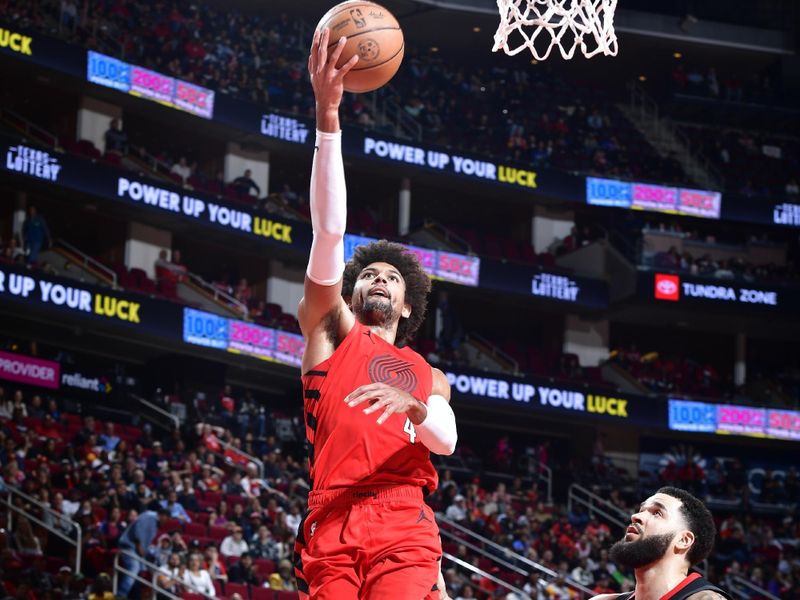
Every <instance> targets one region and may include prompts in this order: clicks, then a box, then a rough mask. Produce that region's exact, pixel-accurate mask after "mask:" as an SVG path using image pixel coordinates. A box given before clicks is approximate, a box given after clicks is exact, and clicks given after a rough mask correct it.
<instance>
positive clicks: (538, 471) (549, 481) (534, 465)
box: [520, 448, 553, 505]
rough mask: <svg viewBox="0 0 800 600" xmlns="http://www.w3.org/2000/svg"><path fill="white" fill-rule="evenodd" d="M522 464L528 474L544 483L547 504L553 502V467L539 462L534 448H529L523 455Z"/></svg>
mask: <svg viewBox="0 0 800 600" xmlns="http://www.w3.org/2000/svg"><path fill="white" fill-rule="evenodd" d="M520 465H523V466H524V467H525V468H526V469H527V471H528V475H530V476H531V477H532V478H535V479H537V480H538V481H541V482H542V483H544V485H545V490H546V498H545V499H546V500H547V504H549V505H551V504H553V469H551V468H550V467H548V466H547V465H546V464H544V463H543V462H539V460H538V459H537V458H536V456H535V453H534V451H533V449H532V448H528V451H527V453H526V455H525V456H523V457H521V459H520Z"/></svg>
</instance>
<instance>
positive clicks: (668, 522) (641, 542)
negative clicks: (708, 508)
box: [610, 494, 693, 569]
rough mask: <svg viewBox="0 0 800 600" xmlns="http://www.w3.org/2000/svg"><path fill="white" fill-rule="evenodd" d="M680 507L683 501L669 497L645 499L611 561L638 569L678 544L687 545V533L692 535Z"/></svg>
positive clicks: (617, 545) (664, 554)
mask: <svg viewBox="0 0 800 600" xmlns="http://www.w3.org/2000/svg"><path fill="white" fill-rule="evenodd" d="M680 507H681V501H680V500H678V499H677V498H673V497H672V496H667V495H666V494H655V495H654V496H651V497H650V498H648V499H647V500H645V501H644V502H643V503H642V504H641V506H640V507H639V511H638V512H636V513H635V514H633V515H631V523H630V525H629V526H628V528H627V529H626V530H625V536H624V537H623V538H622V539H621V540H620V541H618V542H617V543H616V544H614V545H613V546H612V548H611V552H610V556H611V560H613V561H615V562H618V563H620V564H623V565H625V566H628V567H632V568H634V569H635V568H638V567H643V566H645V565H648V564H651V563H653V562H656V561H658V560H661V559H662V558H664V557H665V556H666V555H667V554H668V553H669V552H670V551H671V550H673V549H674V548H675V546H676V544H685V543H686V541H687V534H688V535H689V536H692V534H691V532H689V531H688V530H687V529H686V522H685V521H684V518H683V515H681V512H680ZM691 539H693V537H692V538H691ZM676 556H678V555H676Z"/></svg>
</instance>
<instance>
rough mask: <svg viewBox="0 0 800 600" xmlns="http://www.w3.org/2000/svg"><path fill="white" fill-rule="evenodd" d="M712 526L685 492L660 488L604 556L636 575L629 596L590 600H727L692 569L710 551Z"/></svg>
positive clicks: (698, 503)
mask: <svg viewBox="0 0 800 600" xmlns="http://www.w3.org/2000/svg"><path fill="white" fill-rule="evenodd" d="M715 536H716V526H715V525H714V517H712V516H711V513H710V512H709V511H708V509H707V508H706V506H705V504H703V502H702V501H701V500H699V499H697V498H695V497H694V496H693V495H692V494H690V493H689V492H687V491H685V490H681V489H679V488H673V487H663V488H661V489H660V490H658V492H656V493H655V494H653V496H651V497H650V498H648V499H647V500H645V501H644V502H643V503H642V505H641V506H640V507H639V512H637V513H636V514H634V515H631V524H630V526H629V527H628V529H627V530H626V531H625V537H623V538H622V539H621V540H620V541H618V542H617V543H616V544H614V545H613V546H612V547H611V550H610V551H609V557H610V558H611V560H613V561H614V562H615V563H617V564H620V565H623V566H626V567H630V568H632V569H633V570H634V573H635V574H636V587H635V588H634V591H633V592H625V593H622V594H600V595H599V596H595V597H594V598H592V599H591V600H732V598H731V596H730V595H729V594H728V593H727V592H726V591H724V590H722V589H720V588H718V587H716V586H714V585H712V584H711V583H709V582H708V581H706V580H705V579H704V578H703V577H702V576H701V575H700V573H691V572H690V571H691V568H692V567H693V566H695V565H696V564H698V563H701V562H703V561H704V560H705V559H706V557H708V555H709V554H710V553H711V549H712V548H713V547H714V537H715Z"/></svg>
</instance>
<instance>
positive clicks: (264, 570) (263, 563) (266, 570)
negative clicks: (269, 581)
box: [253, 558, 275, 579]
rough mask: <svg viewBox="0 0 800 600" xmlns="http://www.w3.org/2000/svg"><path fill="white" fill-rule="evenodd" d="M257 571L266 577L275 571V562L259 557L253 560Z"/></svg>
mask: <svg viewBox="0 0 800 600" xmlns="http://www.w3.org/2000/svg"><path fill="white" fill-rule="evenodd" d="M253 564H254V565H255V567H256V573H258V574H259V575H260V576H261V577H263V578H264V579H266V578H267V577H269V576H270V575H272V573H274V572H275V563H274V562H273V561H271V560H270V559H268V558H257V559H255V560H254V561H253Z"/></svg>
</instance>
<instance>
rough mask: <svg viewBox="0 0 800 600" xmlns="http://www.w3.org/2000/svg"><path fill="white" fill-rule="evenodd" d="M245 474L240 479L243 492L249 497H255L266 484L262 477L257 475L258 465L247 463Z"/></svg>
mask: <svg viewBox="0 0 800 600" xmlns="http://www.w3.org/2000/svg"><path fill="white" fill-rule="evenodd" d="M246 469H247V475H246V476H245V477H244V478H243V479H242V488H244V493H245V494H246V495H247V496H249V497H250V498H257V497H258V496H259V495H261V490H263V489H266V488H267V485H266V483H265V482H264V480H263V479H261V478H260V477H259V476H258V467H257V466H256V465H255V463H248V464H247V467H246Z"/></svg>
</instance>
